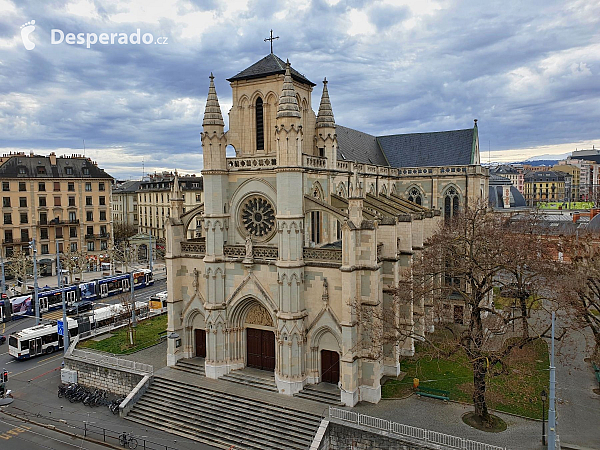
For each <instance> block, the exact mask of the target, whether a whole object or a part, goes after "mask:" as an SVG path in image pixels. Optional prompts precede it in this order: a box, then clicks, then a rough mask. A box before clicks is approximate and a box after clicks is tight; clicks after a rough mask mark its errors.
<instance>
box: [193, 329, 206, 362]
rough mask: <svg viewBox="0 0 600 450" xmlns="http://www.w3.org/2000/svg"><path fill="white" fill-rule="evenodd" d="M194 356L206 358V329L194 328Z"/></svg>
mask: <svg viewBox="0 0 600 450" xmlns="http://www.w3.org/2000/svg"><path fill="white" fill-rule="evenodd" d="M194 342H195V343H196V345H195V347H196V348H195V349H194V350H195V351H194V353H195V356H198V357H200V358H206V330H200V329H198V328H196V329H195V330H194Z"/></svg>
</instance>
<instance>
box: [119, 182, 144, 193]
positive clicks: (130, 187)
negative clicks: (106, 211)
mask: <svg viewBox="0 0 600 450" xmlns="http://www.w3.org/2000/svg"><path fill="white" fill-rule="evenodd" d="M140 184H142V182H141V181H135V180H129V181H124V182H123V183H119V184H117V185H115V186H114V187H113V193H116V194H118V193H119V192H137V191H138V189H139V188H140Z"/></svg>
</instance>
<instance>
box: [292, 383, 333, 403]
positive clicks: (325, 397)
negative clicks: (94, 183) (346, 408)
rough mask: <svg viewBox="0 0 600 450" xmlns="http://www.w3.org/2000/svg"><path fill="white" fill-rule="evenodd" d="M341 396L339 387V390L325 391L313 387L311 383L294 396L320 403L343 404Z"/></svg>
mask: <svg viewBox="0 0 600 450" xmlns="http://www.w3.org/2000/svg"><path fill="white" fill-rule="evenodd" d="M340 396H341V394H340V391H339V389H338V390H337V391H334V390H332V391H324V390H320V389H315V388H313V387H311V385H306V386H304V389H302V390H301V391H300V392H298V393H296V394H294V397H298V398H304V399H307V400H312V401H315V402H320V403H327V404H329V405H341V402H340Z"/></svg>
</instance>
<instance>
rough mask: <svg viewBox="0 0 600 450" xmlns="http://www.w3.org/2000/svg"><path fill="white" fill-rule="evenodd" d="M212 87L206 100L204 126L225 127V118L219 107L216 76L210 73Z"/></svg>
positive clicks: (209, 88)
mask: <svg viewBox="0 0 600 450" xmlns="http://www.w3.org/2000/svg"><path fill="white" fill-rule="evenodd" d="M209 78H210V86H209V87H208V97H207V99H206V108H204V119H203V120H202V126H203V127H206V126H207V125H217V126H222V127H224V126H225V122H223V116H222V115H221V107H220V106H219V99H218V98H217V90H216V89H215V82H214V79H215V77H214V75H213V74H212V72H211V73H210V77H209Z"/></svg>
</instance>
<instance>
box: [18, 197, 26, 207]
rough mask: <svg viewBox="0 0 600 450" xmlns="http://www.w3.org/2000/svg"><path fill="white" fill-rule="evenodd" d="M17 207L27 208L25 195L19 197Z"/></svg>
mask: <svg viewBox="0 0 600 450" xmlns="http://www.w3.org/2000/svg"><path fill="white" fill-rule="evenodd" d="M19 208H27V197H19Z"/></svg>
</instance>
